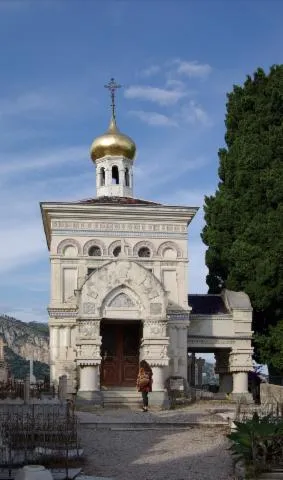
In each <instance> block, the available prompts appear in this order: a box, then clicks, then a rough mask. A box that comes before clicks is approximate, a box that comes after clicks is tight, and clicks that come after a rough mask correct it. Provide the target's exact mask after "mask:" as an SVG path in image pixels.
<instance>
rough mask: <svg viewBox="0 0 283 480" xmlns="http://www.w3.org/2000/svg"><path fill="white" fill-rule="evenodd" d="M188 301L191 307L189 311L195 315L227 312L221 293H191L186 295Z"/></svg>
mask: <svg viewBox="0 0 283 480" xmlns="http://www.w3.org/2000/svg"><path fill="white" fill-rule="evenodd" d="M188 303H189V306H190V307H192V311H191V313H192V314H196V315H217V314H219V313H229V311H228V310H227V308H226V306H225V303H224V302H223V299H222V297H221V295H211V294H207V295H205V294H192V295H188Z"/></svg>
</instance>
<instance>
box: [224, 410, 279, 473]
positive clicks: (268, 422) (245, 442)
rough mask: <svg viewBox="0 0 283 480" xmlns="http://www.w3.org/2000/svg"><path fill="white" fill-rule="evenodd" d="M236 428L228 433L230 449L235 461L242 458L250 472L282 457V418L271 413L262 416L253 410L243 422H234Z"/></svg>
mask: <svg viewBox="0 0 283 480" xmlns="http://www.w3.org/2000/svg"><path fill="white" fill-rule="evenodd" d="M234 423H235V426H236V430H235V431H234V432H232V433H230V434H229V435H228V438H229V439H230V440H231V441H232V445H231V447H230V450H231V451H232V454H233V455H234V456H235V458H236V461H238V460H243V461H244V463H245V465H246V467H247V469H248V470H249V471H250V474H252V475H256V474H257V473H258V472H260V471H264V470H268V467H269V466H270V465H271V464H272V463H275V462H276V461H279V460H282V458H283V420H282V419H278V418H277V419H276V418H274V417H272V416H271V415H266V416H264V417H262V418H260V417H259V415H258V414H257V413H256V412H255V413H254V415H253V417H252V418H251V419H249V420H246V421H245V422H236V421H235V422H234Z"/></svg>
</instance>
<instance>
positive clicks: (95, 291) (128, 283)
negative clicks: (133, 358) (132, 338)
mask: <svg viewBox="0 0 283 480" xmlns="http://www.w3.org/2000/svg"><path fill="white" fill-rule="evenodd" d="M78 307H79V309H78V318H77V323H78V326H79V331H80V330H81V326H82V325H83V324H84V323H85V322H88V324H90V325H91V324H92V323H93V324H97V325H99V329H98V330H96V334H95V335H94V334H93V335H92V336H91V329H90V331H89V335H90V336H89V338H86V336H84V337H83V338H82V337H80V336H78V340H77V359H76V361H77V364H78V365H79V366H80V367H81V368H82V369H83V370H86V368H87V371H88V375H89V376H91V378H93V379H96V380H93V382H92V383H91V382H88V381H87V378H86V374H85V375H83V376H82V379H83V384H81V385H80V391H81V392H82V391H86V390H88V391H92V392H93V391H94V390H100V384H99V382H98V381H97V379H98V378H99V369H100V367H101V363H102V364H103V361H104V359H103V355H104V354H105V345H104V343H105V342H103V338H102V335H105V336H106V333H105V332H106V330H107V328H108V335H109V336H110V339H112V340H113V338H116V337H117V338H118V337H119V338H120V345H118V347H117V345H114V347H113V345H112V347H113V348H112V347H111V348H112V350H113V352H114V353H113V352H112V353H113V355H112V356H114V357H115V356H116V358H115V359H114V361H113V362H112V366H113V365H115V361H116V365H118V367H119V368H118V370H119V369H120V374H121V372H122V369H123V368H126V367H127V363H126V361H125V356H126V355H125V352H124V353H123V355H124V358H123V359H122V361H121V342H123V341H124V340H123V339H125V338H126V336H127V325H130V324H132V325H133V324H134V322H136V327H137V324H138V322H139V325H142V330H141V331H142V334H141V335H140V338H139V347H140V348H139V352H138V354H139V355H138V359H140V358H146V359H147V361H148V362H149V363H150V364H151V366H152V369H153V371H154V377H153V378H154V382H153V389H154V390H155V391H156V393H157V392H159V391H162V392H163V391H164V382H163V376H164V375H163V371H164V369H165V367H167V365H168V355H167V347H168V343H169V338H168V337H167V336H166V324H167V317H166V308H167V295H166V292H165V290H164V287H163V285H162V284H161V282H160V281H159V280H158V279H157V278H156V277H155V276H154V275H153V274H152V272H150V271H149V270H148V269H146V268H145V267H143V266H142V265H140V264H138V263H136V262H133V261H129V260H128V259H123V258H122V259H121V258H118V259H117V260H114V261H111V262H107V263H105V264H104V265H103V266H101V267H100V268H98V269H97V270H96V271H94V272H93V273H92V274H91V275H90V276H89V277H88V278H87V280H86V281H85V283H84V284H83V286H82V287H81V290H80V292H79V295H78ZM105 325H106V326H105ZM107 325H112V327H107ZM119 325H121V328H119ZM111 328H112V330H113V331H112V334H111V333H109V332H110V330H111ZM133 328H135V327H133ZM123 329H124V333H123V335H122V333H121V332H122V330H123ZM114 330H115V332H114ZM122 336H123V339H122ZM112 343H113V342H112ZM114 343H115V342H114ZM119 349H120V350H119ZM106 350H107V349H106ZM106 358H107V357H106ZM123 362H124V363H123ZM91 365H92V366H93V372H92V373H91V372H90V369H89V367H90V366H91ZM109 368H110V367H109ZM94 369H95V371H96V373H94ZM113 375H114V377H113ZM113 375H112V379H110V380H109V384H111V382H112V384H113V383H114V384H116V385H117V384H118V385H123V382H125V383H127V380H125V378H126V375H125V376H124V377H122V376H120V377H119V378H120V379H118V380H117V378H118V377H117V375H118V374H117V371H115V372H114V373H113ZM115 375H116V377H115ZM103 376H104V373H103V374H102V377H103ZM104 380H105V378H104ZM132 380H133V379H131V381H132ZM115 382H116V383H115ZM90 384H91V388H90V386H89V385H90ZM89 396H90V397H91V398H94V396H93V395H89Z"/></svg>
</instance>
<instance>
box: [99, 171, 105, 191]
mask: <svg viewBox="0 0 283 480" xmlns="http://www.w3.org/2000/svg"><path fill="white" fill-rule="evenodd" d="M99 175H100V186H101V187H104V185H105V168H104V167H102V168H101V169H100V172H99Z"/></svg>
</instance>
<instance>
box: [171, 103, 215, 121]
mask: <svg viewBox="0 0 283 480" xmlns="http://www.w3.org/2000/svg"><path fill="white" fill-rule="evenodd" d="M179 115H180V118H181V120H183V121H184V122H186V123H191V124H196V123H200V124H202V125H204V126H211V124H212V122H211V120H210V118H209V115H208V113H207V112H206V111H205V110H204V109H203V108H202V107H201V106H200V105H198V104H197V103H196V102H195V101H194V100H191V101H190V102H189V104H188V105H186V106H184V107H183V108H182V110H181V113H180V114H179Z"/></svg>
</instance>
